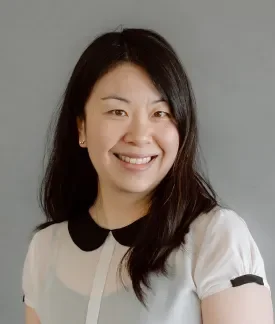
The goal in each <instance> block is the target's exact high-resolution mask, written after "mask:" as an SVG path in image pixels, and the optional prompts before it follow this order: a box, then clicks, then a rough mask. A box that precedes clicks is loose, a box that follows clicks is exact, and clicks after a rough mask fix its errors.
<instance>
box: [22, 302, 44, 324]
mask: <svg viewBox="0 0 275 324" xmlns="http://www.w3.org/2000/svg"><path fill="white" fill-rule="evenodd" d="M25 324H41V323H40V321H39V318H38V316H37V314H36V312H35V310H34V309H33V308H31V307H29V306H27V305H26V306H25Z"/></svg>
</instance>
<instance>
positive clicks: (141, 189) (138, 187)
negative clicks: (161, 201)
mask: <svg viewBox="0 0 275 324" xmlns="http://www.w3.org/2000/svg"><path fill="white" fill-rule="evenodd" d="M117 188H118V189H119V190H120V191H123V192H125V193H129V194H144V195H146V194H148V193H150V192H151V191H152V190H153V189H154V188H155V186H154V185H153V184H138V183H135V184H121V183H120V184H117Z"/></svg>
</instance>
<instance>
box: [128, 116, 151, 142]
mask: <svg viewBox="0 0 275 324" xmlns="http://www.w3.org/2000/svg"><path fill="white" fill-rule="evenodd" d="M123 140H124V142H126V143H128V144H132V145H134V146H144V145H146V144H151V143H152V127H151V125H150V123H149V120H146V119H141V118H136V119H135V120H132V122H131V123H130V124H129V126H128V129H127V132H126V134H125V135H124V137H123Z"/></svg>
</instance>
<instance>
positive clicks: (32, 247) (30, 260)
mask: <svg viewBox="0 0 275 324" xmlns="http://www.w3.org/2000/svg"><path fill="white" fill-rule="evenodd" d="M36 244H37V234H35V235H34V237H33V238H32V240H31V242H30V244H29V247H28V252H27V255H26V258H25V262H24V267H23V275H22V288H23V301H24V302H25V304H26V305H28V306H30V307H32V308H35V305H36V299H37V290H38V287H37V285H38V282H37V279H38V278H37V269H36Z"/></svg>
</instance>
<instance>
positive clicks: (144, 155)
mask: <svg viewBox="0 0 275 324" xmlns="http://www.w3.org/2000/svg"><path fill="white" fill-rule="evenodd" d="M113 154H114V155H122V156H127V157H129V158H133V159H143V158H147V157H156V156H158V155H159V154H135V153H116V152H114V153H113Z"/></svg>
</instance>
